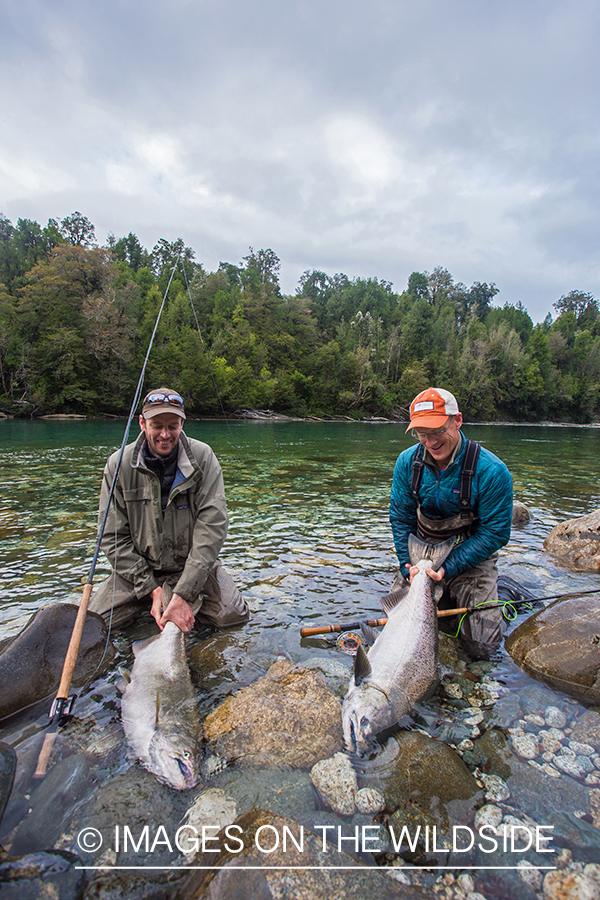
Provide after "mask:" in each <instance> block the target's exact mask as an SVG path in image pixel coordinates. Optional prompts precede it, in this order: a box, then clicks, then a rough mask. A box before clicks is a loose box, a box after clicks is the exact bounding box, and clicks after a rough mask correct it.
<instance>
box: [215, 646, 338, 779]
mask: <svg viewBox="0 0 600 900" xmlns="http://www.w3.org/2000/svg"><path fill="white" fill-rule="evenodd" d="M204 734H205V738H206V741H207V743H208V744H212V745H213V749H214V750H215V752H217V753H219V754H220V755H221V756H224V757H226V758H227V759H235V760H236V762H237V764H238V765H242V766H243V765H246V766H247V765H251V766H268V767H272V766H278V765H283V766H291V767H292V768H300V769H309V768H311V767H312V766H313V765H314V764H315V763H316V762H318V761H319V760H320V759H324V758H326V757H330V756H332V755H333V753H335V752H336V751H337V750H340V749H341V748H342V744H343V738H342V716H341V704H340V700H339V698H338V697H336V695H335V694H334V693H333V691H331V690H330V688H329V687H328V686H327V684H326V683H325V680H324V678H323V677H322V676H321V675H320V674H319V673H317V672H314V671H309V670H306V669H304V668H302V667H300V666H294V665H293V664H292V663H290V662H288V661H287V660H283V659H281V660H278V661H277V662H275V663H273V665H272V666H271V668H270V669H269V671H268V672H267V674H266V675H265V676H264V677H263V678H260V679H259V680H258V681H256V682H255V683H254V684H252V685H250V686H249V687H245V688H242V690H240V691H238V692H237V693H235V694H234V695H233V696H231V697H228V698H227V699H226V700H225V701H224V702H223V703H221V705H220V706H218V707H217V709H215V710H214V711H213V712H211V713H210V715H209V716H207V718H206V720H205V722H204Z"/></svg>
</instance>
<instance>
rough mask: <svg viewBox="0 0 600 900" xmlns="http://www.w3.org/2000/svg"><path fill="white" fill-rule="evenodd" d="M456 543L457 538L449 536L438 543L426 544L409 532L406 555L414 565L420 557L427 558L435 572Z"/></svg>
mask: <svg viewBox="0 0 600 900" xmlns="http://www.w3.org/2000/svg"><path fill="white" fill-rule="evenodd" d="M457 543H458V542H457V539H456V538H455V537H451V538H448V540H446V541H441V543H439V544H427V543H425V541H422V540H421V539H420V538H418V537H417V536H416V535H414V534H410V535H409V536H408V555H409V557H410V561H411V564H412V565H413V566H416V565H417V563H418V562H419V561H420V560H421V559H428V560H430V561H431V568H432V569H434V570H435V571H436V572H437V570H438V569H439V567H440V566H441V565H442V563H443V562H444V560H445V559H446V557H447V556H448V555H449V553H450V551H451V550H454V548H455V547H456V545H457Z"/></svg>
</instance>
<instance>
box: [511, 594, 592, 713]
mask: <svg viewBox="0 0 600 900" xmlns="http://www.w3.org/2000/svg"><path fill="white" fill-rule="evenodd" d="M598 633H600V599H598V598H590V597H585V598H583V597H582V598H579V599H573V600H556V601H555V602H554V603H551V604H550V605H549V606H548V607H546V609H543V610H540V611H539V612H537V613H534V614H533V615H532V616H530V617H529V618H528V619H527V620H526V621H525V622H523V623H522V625H519V627H518V628H516V629H515V630H514V631H513V632H512V634H510V635H509V637H507V638H506V641H505V646H506V649H507V651H508V652H509V653H510V655H511V656H512V658H513V659H514V661H515V662H516V663H517V665H519V666H521V667H522V668H523V669H524V670H525V671H526V672H527V674H528V675H531V677H532V678H537V679H538V680H540V681H544V682H545V683H546V684H549V685H550V686H551V687H553V688H554V689H556V690H559V691H564V692H565V693H567V694H570V695H571V696H573V697H575V698H576V699H578V700H584V701H588V702H589V701H591V702H595V703H600V677H599V675H600V651H599V649H598V645H597V644H595V643H594V635H596V634H598Z"/></svg>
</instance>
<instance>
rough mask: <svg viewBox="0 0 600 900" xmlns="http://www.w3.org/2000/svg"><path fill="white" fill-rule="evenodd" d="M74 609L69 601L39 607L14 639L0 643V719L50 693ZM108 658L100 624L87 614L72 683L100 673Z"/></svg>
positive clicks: (76, 684) (58, 672)
mask: <svg viewBox="0 0 600 900" xmlns="http://www.w3.org/2000/svg"><path fill="white" fill-rule="evenodd" d="M78 611H79V608H78V607H77V606H75V605H74V604H73V603H55V604H53V605H51V606H43V607H42V608H41V609H39V610H38V611H37V612H36V613H34V615H33V616H32V617H31V619H30V620H29V622H27V624H26V625H25V627H24V628H23V630H22V631H21V632H20V633H19V634H18V635H16V637H14V638H11V639H9V640H8V641H6V642H4V643H3V644H2V645H1V646H0V719H2V718H4V717H5V716H9V715H11V714H12V713H14V712H16V711H17V710H20V709H23V707H25V706H29V705H30V704H32V703H35V702H36V701H37V700H42V699H43V698H44V697H49V696H50V695H52V694H54V693H56V690H57V688H58V685H59V683H60V678H61V674H62V670H63V665H64V661H65V656H66V655H67V649H68V646H69V641H70V640H71V633H72V631H73V625H74V624H75V619H76V617H77V613H78ZM114 656H115V648H114V646H113V644H112V642H111V641H109V640H108V629H107V626H106V622H105V621H104V619H103V618H102V617H101V616H98V615H96V613H93V612H88V614H87V616H86V618H85V622H84V625H83V633H82V635H81V642H80V644H79V653H78V654H77V663H76V665H75V670H74V672H73V679H72V685H73V687H80V686H81V685H82V684H85V683H86V682H87V681H88V680H89V679H90V678H92V677H95V676H97V675H100V674H101V672H102V671H104V669H106V668H107V667H108V666H109V665H110V663H111V662H112V660H113V658H114Z"/></svg>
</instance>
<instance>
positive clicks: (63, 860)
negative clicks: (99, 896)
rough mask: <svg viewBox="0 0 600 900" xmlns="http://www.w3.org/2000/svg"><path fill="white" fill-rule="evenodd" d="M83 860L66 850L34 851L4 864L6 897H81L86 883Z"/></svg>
mask: <svg viewBox="0 0 600 900" xmlns="http://www.w3.org/2000/svg"><path fill="white" fill-rule="evenodd" d="M76 866H81V860H80V859H79V858H78V857H77V856H75V854H73V853H67V852H66V851H63V850H53V851H52V852H41V853H31V854H29V855H27V856H21V857H19V858H17V859H12V858H10V859H8V860H6V861H5V862H3V863H1V864H0V894H1V895H2V900H38V898H43V897H48V898H54V897H55V898H57V900H80V898H81V897H82V896H83V889H84V887H85V884H86V875H85V872H83V871H82V870H81V869H77V868H76Z"/></svg>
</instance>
